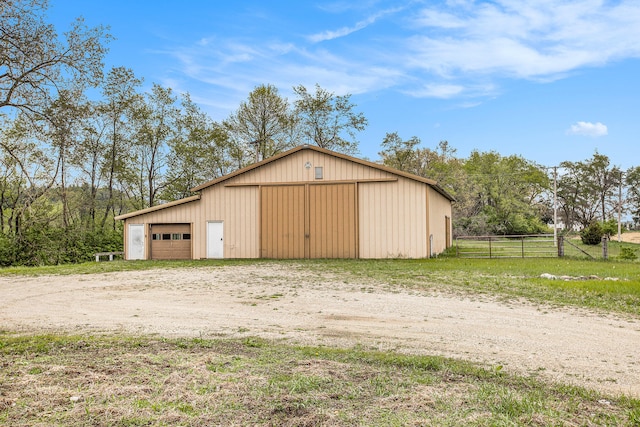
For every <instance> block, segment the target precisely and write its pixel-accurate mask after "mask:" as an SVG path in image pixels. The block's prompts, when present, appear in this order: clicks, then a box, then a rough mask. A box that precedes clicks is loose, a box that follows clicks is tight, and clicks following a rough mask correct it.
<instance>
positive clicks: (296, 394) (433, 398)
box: [0, 332, 640, 426]
mask: <svg viewBox="0 0 640 427" xmlns="http://www.w3.org/2000/svg"><path fill="white" fill-rule="evenodd" d="M0 364H1V365H2V367H3V368H2V370H0V384H2V385H3V387H2V393H1V394H0V424H2V425H105V426H106V425H119V426H143V425H144V426H151V425H184V426H199V425H336V426H351V425H369V426H404V425H439V426H457V425H467V426H487V425H513V426H531V425H540V426H542V425H609V426H630V425H639V423H640V401H638V400H636V399H630V398H626V397H612V396H606V395H601V394H597V393H595V392H592V391H588V390H585V389H581V388H577V387H573V386H567V385H562V384H549V383H545V382H542V381H540V380H538V379H536V378H535V376H531V377H526V378H525V377H520V376H514V375H508V374H505V373H504V372H503V371H502V370H501V367H500V366H495V367H491V368H482V367H480V366H478V365H475V364H472V363H468V362H464V361H458V360H452V359H447V358H442V357H434V356H415V355H403V354H397V353H391V352H379V351H372V350H368V349H365V348H361V347H355V348H352V349H335V348H327V347H296V346H290V345H283V344H280V343H277V342H272V341H266V340H262V339H258V338H252V337H247V338H244V339H239V340H238V339H236V340H231V339H220V340H203V339H173V340H168V339H161V338H144V337H127V336H65V335H42V336H19V335H14V334H11V333H9V332H0Z"/></svg>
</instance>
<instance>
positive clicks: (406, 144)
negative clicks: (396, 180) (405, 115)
mask: <svg viewBox="0 0 640 427" xmlns="http://www.w3.org/2000/svg"><path fill="white" fill-rule="evenodd" d="M418 145H420V138H418V137H417V136H412V137H411V138H409V139H407V140H403V139H402V138H401V137H400V135H398V132H392V133H387V134H386V135H385V137H384V139H383V140H382V143H381V146H382V151H380V153H378V154H379V155H380V157H381V158H382V163H383V164H384V165H385V166H389V167H390V168H394V169H398V170H401V171H404V172H409V173H412V174H415V175H421V174H420V172H421V171H420V165H419V161H418V151H417V150H418Z"/></svg>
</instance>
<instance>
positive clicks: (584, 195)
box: [558, 152, 621, 228]
mask: <svg viewBox="0 0 640 427" xmlns="http://www.w3.org/2000/svg"><path fill="white" fill-rule="evenodd" d="M560 167H561V170H562V171H563V173H562V176H561V177H560V179H559V180H558V200H559V202H560V209H561V211H562V216H563V219H564V221H565V224H567V226H569V227H572V226H573V225H574V224H580V225H581V226H582V227H583V228H584V227H587V226H589V224H591V223H592V222H594V221H597V220H600V221H605V220H607V219H608V217H609V216H610V214H611V213H612V211H613V210H614V209H615V207H616V206H617V202H618V200H617V197H616V196H617V191H616V190H617V189H618V186H619V185H620V183H621V182H620V178H621V171H620V169H619V168H618V167H612V166H611V165H610V161H609V158H608V157H607V156H605V155H602V154H598V153H597V152H596V153H595V154H594V155H593V157H592V158H591V159H589V160H586V161H582V162H562V163H561V164H560Z"/></svg>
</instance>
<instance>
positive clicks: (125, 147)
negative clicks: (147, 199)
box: [100, 67, 142, 230]
mask: <svg viewBox="0 0 640 427" xmlns="http://www.w3.org/2000/svg"><path fill="white" fill-rule="evenodd" d="M141 85H142V80H140V79H138V78H137V77H136V76H135V75H134V73H133V71H132V70H131V69H129V68H125V67H116V68H113V69H111V71H109V73H108V75H107V78H106V81H105V83H104V86H103V90H102V91H103V96H104V102H103V105H102V106H101V108H100V110H101V112H102V114H104V116H105V118H106V120H107V121H108V127H107V136H108V144H107V145H108V147H107V149H106V150H105V154H106V155H105V158H104V163H103V168H104V171H105V176H106V181H107V182H106V185H107V193H108V194H107V203H106V206H105V210H104V215H103V216H102V221H101V226H100V227H101V228H104V226H105V224H106V221H107V219H108V218H109V216H111V217H114V216H115V215H116V214H117V213H116V211H115V202H116V200H115V189H116V184H117V180H118V178H119V177H121V178H122V179H125V178H126V177H129V178H130V173H129V172H128V170H127V168H128V165H127V161H128V160H129V157H128V156H125V155H123V154H124V153H128V152H129V151H130V149H131V145H130V144H131V140H132V139H133V136H132V128H131V126H130V122H129V119H130V118H131V115H132V114H133V108H134V106H135V103H136V102H137V101H138V100H139V98H140V95H139V94H138V92H137V90H138V88H139V87H140V86H141ZM112 226H113V229H114V230H115V227H116V222H115V220H112Z"/></svg>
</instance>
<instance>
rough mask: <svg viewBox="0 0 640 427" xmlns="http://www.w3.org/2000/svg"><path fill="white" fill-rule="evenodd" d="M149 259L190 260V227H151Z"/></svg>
mask: <svg viewBox="0 0 640 427" xmlns="http://www.w3.org/2000/svg"><path fill="white" fill-rule="evenodd" d="M151 259H158V260H159V259H191V225H190V224H155V225H152V226H151Z"/></svg>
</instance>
